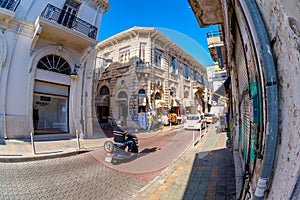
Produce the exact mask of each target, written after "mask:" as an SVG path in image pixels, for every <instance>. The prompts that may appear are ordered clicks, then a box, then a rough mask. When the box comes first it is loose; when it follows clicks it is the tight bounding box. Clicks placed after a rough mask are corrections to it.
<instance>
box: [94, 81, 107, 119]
mask: <svg viewBox="0 0 300 200" xmlns="http://www.w3.org/2000/svg"><path fill="white" fill-rule="evenodd" d="M95 106H96V107H97V118H98V121H99V122H103V123H107V122H109V115H110V114H109V106H110V97H109V88H108V87H107V86H106V85H104V86H102V87H101V88H100V91H99V95H97V96H96V99H95Z"/></svg>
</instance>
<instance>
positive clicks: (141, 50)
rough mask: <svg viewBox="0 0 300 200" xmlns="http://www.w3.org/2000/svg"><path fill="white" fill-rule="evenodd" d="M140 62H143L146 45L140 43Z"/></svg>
mask: <svg viewBox="0 0 300 200" xmlns="http://www.w3.org/2000/svg"><path fill="white" fill-rule="evenodd" d="M139 53H140V61H143V62H145V54H146V44H145V43H141V44H140V52H139Z"/></svg>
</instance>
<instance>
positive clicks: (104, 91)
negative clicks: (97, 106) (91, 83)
mask: <svg viewBox="0 0 300 200" xmlns="http://www.w3.org/2000/svg"><path fill="white" fill-rule="evenodd" d="M108 94H109V89H108V87H107V86H103V87H102V88H101V90H100V95H108Z"/></svg>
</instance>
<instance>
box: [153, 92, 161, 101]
mask: <svg viewBox="0 0 300 200" xmlns="http://www.w3.org/2000/svg"><path fill="white" fill-rule="evenodd" d="M154 99H155V100H161V93H160V92H156V93H155V96H154Z"/></svg>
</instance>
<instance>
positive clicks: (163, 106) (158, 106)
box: [155, 100, 168, 108]
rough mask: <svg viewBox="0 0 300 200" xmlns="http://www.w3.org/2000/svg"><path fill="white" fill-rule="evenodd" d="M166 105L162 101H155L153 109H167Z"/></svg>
mask: <svg viewBox="0 0 300 200" xmlns="http://www.w3.org/2000/svg"><path fill="white" fill-rule="evenodd" d="M167 107H168V103H167V102H165V101H164V100H155V108H167Z"/></svg>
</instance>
